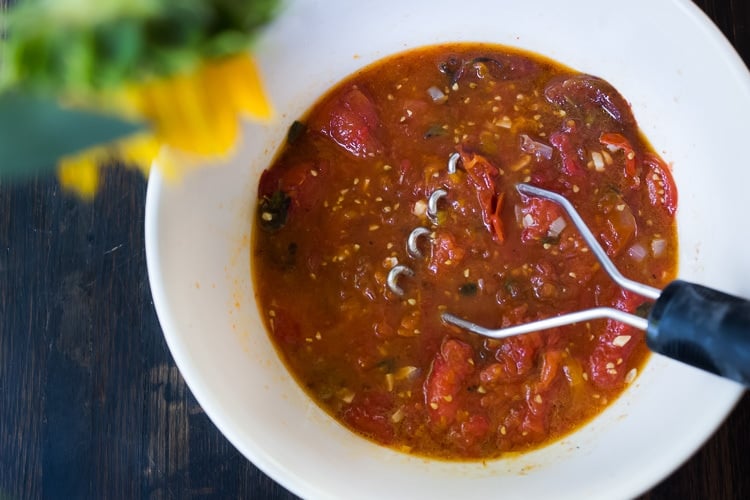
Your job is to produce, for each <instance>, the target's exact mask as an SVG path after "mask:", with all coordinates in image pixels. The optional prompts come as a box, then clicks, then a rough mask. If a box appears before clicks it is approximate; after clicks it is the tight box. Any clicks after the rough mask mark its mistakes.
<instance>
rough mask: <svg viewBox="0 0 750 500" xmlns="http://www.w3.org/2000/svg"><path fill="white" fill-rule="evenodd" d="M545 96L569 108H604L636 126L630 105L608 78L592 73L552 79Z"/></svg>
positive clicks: (622, 120)
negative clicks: (592, 74) (603, 78)
mask: <svg viewBox="0 0 750 500" xmlns="http://www.w3.org/2000/svg"><path fill="white" fill-rule="evenodd" d="M544 97H545V98H546V99H547V101H549V102H550V103H553V104H556V105H558V106H560V107H562V108H563V109H565V110H568V111H579V110H580V111H582V112H584V113H585V112H587V111H590V110H603V111H605V112H606V113H607V115H608V116H609V117H611V118H612V119H613V120H614V121H615V122H617V123H619V124H622V125H625V126H627V127H634V126H635V117H634V116H633V111H632V110H631V109H630V105H629V104H628V102H627V101H626V100H625V98H624V97H622V95H620V93H619V92H618V91H617V90H616V89H615V88H614V87H613V86H612V85H611V84H609V83H608V82H607V81H606V80H602V79H601V78H598V77H595V76H591V75H574V76H568V77H562V78H555V79H553V80H552V81H551V82H550V83H549V84H548V85H547V88H545V90H544Z"/></svg>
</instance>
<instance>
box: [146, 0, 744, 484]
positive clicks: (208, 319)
mask: <svg viewBox="0 0 750 500" xmlns="http://www.w3.org/2000/svg"><path fill="white" fill-rule="evenodd" d="M286 5H287V6H286V9H285V11H284V13H283V14H282V15H281V17H280V18H279V20H278V21H277V22H276V23H275V24H274V25H273V26H272V27H271V28H270V29H269V31H268V32H267V33H266V35H265V36H264V37H263V38H262V39H261V40H260V43H259V45H258V47H257V49H256V51H257V55H258V56H259V58H260V63H261V65H262V68H263V71H264V75H265V80H266V83H267V86H268V89H269V90H270V94H271V98H272V100H273V102H274V103H275V105H276V107H277V110H278V116H277V119H276V121H275V122H274V123H273V124H271V126H267V127H261V126H257V125H248V126H246V127H245V129H244V132H245V141H244V143H243V145H242V146H241V149H240V150H239V151H238V152H237V154H236V155H235V156H234V157H232V158H231V159H230V160H228V161H227V162H226V163H224V164H222V165H217V166H216V167H214V168H208V169H204V170H200V171H197V172H194V173H191V174H190V175H188V176H187V177H186V178H185V179H184V180H183V181H182V182H180V183H176V184H172V185H167V184H165V183H164V182H163V180H162V178H161V177H160V176H159V175H158V173H156V174H154V175H152V177H151V180H150V183H149V191H148V198H147V207H146V250H147V258H148V269H149V277H150V280H151V287H152V292H153V298H154V304H155V306H156V309H157V312H158V315H159V319H160V321H161V325H162V328H163V330H164V335H165V337H166V339H167V342H168V344H169V347H170V349H171V351H172V354H173V356H174V358H175V360H176V362H177V364H178V366H179V368H180V370H181V372H182V374H183V376H184V377H185V380H186V381H187V383H188V385H189V386H190V389H191V390H192V391H193V393H194V394H195V396H196V398H197V399H198V401H199V402H200V404H201V405H202V407H203V408H204V409H205V411H206V413H207V414H208V415H209V417H210V418H211V419H212V420H213V422H214V423H215V424H216V425H217V426H218V427H219V429H220V430H221V431H222V432H223V433H224V434H225V435H226V436H227V438H228V439H229V440H230V441H231V442H232V443H233V444H234V445H235V446H236V447H237V448H238V449H239V450H240V452H242V453H243V454H244V455H245V456H246V457H247V458H248V459H250V460H251V461H252V462H254V463H255V464H256V465H257V466H258V467H260V468H261V469H262V470H263V471H265V472H266V473H267V474H269V475H270V476H271V477H273V478H274V479H275V480H277V481H278V482H280V483H281V484H283V485H284V486H285V487H287V488H288V489H290V490H291V491H293V492H295V493H297V494H298V495H301V496H304V497H315V498H366V497H372V498H386V497H387V498H394V497H403V498H483V499H486V498H495V497H498V496H502V497H503V498H509V499H512V498H523V499H534V498H545V499H547V498H557V499H563V498H571V499H580V498H627V497H632V496H635V495H637V494H638V493H640V492H642V491H644V490H645V489H647V488H649V487H650V486H652V485H654V484H655V483H657V482H658V481H659V480H660V479H662V478H663V477H665V476H666V475H668V474H669V473H670V472H671V471H673V470H674V469H675V468H676V467H678V466H679V465H680V464H681V463H682V462H683V461H684V460H686V459H687V458H688V457H689V456H690V455H691V454H692V453H693V452H694V451H695V450H697V449H698V448H699V447H700V446H701V444H702V443H703V442H704V441H705V440H706V439H707V438H708V437H709V436H710V435H711V434H712V433H713V432H714V430H715V429H716V428H717V427H718V426H719V425H720V423H721V422H722V421H723V419H724V418H725V416H726V415H727V414H728V412H729V411H730V410H731V408H732V407H733V405H734V404H735V402H736V401H737V399H738V398H739V396H740V394H741V391H742V390H741V388H740V387H739V386H738V385H736V384H734V383H731V382H727V381H725V380H722V379H719V378H717V377H714V376H712V375H708V374H705V373H702V372H699V371H697V370H695V369H692V368H688V367H686V366H683V365H680V364H678V363H676V362H672V361H670V360H667V359H665V358H662V357H657V356H654V357H652V359H651V361H650V362H649V363H648V365H647V368H646V370H645V371H644V373H643V374H642V375H641V376H640V377H639V378H638V379H637V382H636V383H635V384H634V386H633V387H632V388H631V389H630V390H629V391H627V393H626V394H625V396H623V397H622V398H620V399H619V400H618V401H617V402H616V403H615V404H614V405H612V406H611V407H609V408H608V409H607V410H606V411H605V412H604V414H602V415H601V416H600V417H599V418H597V419H595V420H594V421H593V422H592V423H591V424H590V425H587V426H585V427H584V428H583V429H581V430H580V431H579V432H577V433H575V434H573V435H571V436H569V437H568V438H566V439H564V440H562V441H560V442H558V443H555V444H552V445H550V446H548V447H546V448H544V449H541V450H539V451H536V452H533V453H529V454H527V455H524V456H522V457H521V458H515V459H506V460H497V461H491V462H488V463H485V464H481V463H446V462H439V461H431V460H425V459H422V458H415V457H409V456H407V455H403V454H400V453H396V452H393V451H391V450H388V449H386V448H382V447H378V446H376V445H374V444H372V443H370V442H369V441H366V440H364V439H362V438H359V437H357V436H356V435H354V434H352V433H351V432H349V431H348V430H346V429H345V428H343V427H341V426H340V425H338V424H337V423H336V422H334V421H333V420H332V419H331V418H330V417H328V416H327V415H326V414H325V413H324V412H322V411H321V410H320V409H319V408H318V407H317V406H316V405H314V404H313V403H311V401H310V400H309V399H308V397H307V396H306V395H305V394H304V393H303V392H302V391H301V390H300V389H299V388H298V387H297V385H296V383H295V382H294V381H293V380H292V378H291V377H290V376H289V374H288V373H287V371H286V368H285V367H284V365H283V364H282V363H281V362H280V361H279V359H278V357H277V355H276V352H275V351H274V349H273V347H272V346H271V344H270V342H269V340H268V338H267V336H266V333H265V331H264V329H263V327H262V324H261V322H260V319H259V316H258V312H257V309H256V305H255V302H254V297H253V288H252V282H251V279H250V276H251V272H250V261H249V260H250V259H249V249H250V245H249V243H250V234H251V222H252V213H253V207H254V204H255V190H256V184H257V181H258V177H259V175H260V172H261V171H262V170H263V169H264V168H265V167H266V166H267V165H268V163H269V162H270V160H271V159H272V156H273V154H274V151H275V150H276V148H277V146H278V145H279V144H280V142H281V141H282V140H283V138H284V137H285V134H286V130H287V128H288V126H289V124H290V123H291V121H292V120H293V119H294V118H296V117H298V116H299V115H300V114H302V113H303V112H304V111H305V109H307V108H308V107H309V106H310V105H311V104H312V103H313V102H314V101H315V100H316V98H317V97H318V96H319V95H320V94H322V93H323V92H324V91H325V90H326V89H328V88H329V87H330V86H331V85H333V84H334V83H336V82H337V81H339V80H340V79H341V78H343V77H345V76H346V75H348V74H349V73H351V72H353V71H355V70H356V69H358V68H359V67H361V66H363V65H365V64H367V63H369V62H371V61H374V60H376V59H378V58H380V57H382V56H385V55H388V54H391V53H393V52H398V51H401V50H404V49H408V48H411V47H416V46H420V45H425V44H430V43H436V42H441V41H458V40H471V41H490V42H497V43H503V44H507V45H512V46H517V47H522V48H525V49H530V50H533V51H536V52H538V53H541V54H544V55H546V56H549V57H551V58H553V59H556V60H558V61H560V62H563V63H565V64H567V65H569V66H572V67H574V68H576V69H578V70H580V71H584V72H589V73H592V74H596V75H598V76H601V77H604V78H605V79H607V80H609V81H610V82H611V83H612V84H614V85H615V87H617V88H618V89H619V90H620V91H621V92H622V94H623V95H624V96H625V97H626V98H627V99H629V100H630V102H631V103H632V107H633V110H634V112H635V116H636V118H637V119H638V121H639V123H640V126H641V128H642V129H643V130H644V131H645V132H646V134H647V136H648V137H649V138H650V140H651V142H652V143H653V144H654V146H655V147H656V148H657V150H659V151H660V152H661V153H662V156H663V157H664V158H665V159H667V160H668V161H669V162H670V163H672V164H673V166H674V175H675V178H676V182H677V184H678V188H679V191H680V209H679V219H678V224H679V233H680V242H681V251H680V267H681V270H680V275H681V277H682V278H685V279H688V280H693V281H696V282H699V283H704V284H707V285H709V286H712V287H715V288H719V289H723V290H726V291H729V292H733V293H737V294H740V295H744V296H747V297H750V280H748V279H747V277H748V276H750V259H747V258H745V256H744V255H743V253H744V251H745V248H747V240H748V231H747V226H748V223H747V221H746V219H744V217H746V216H745V215H744V213H745V212H746V208H745V204H744V203H743V202H744V201H745V198H746V197H747V194H746V189H747V188H746V186H749V185H750V168H748V165H746V160H744V159H743V158H744V154H743V151H744V149H745V146H746V145H747V138H746V132H747V127H746V125H745V123H744V121H745V117H747V116H749V115H750V76H749V75H748V72H747V70H746V68H745V67H744V65H743V64H742V62H741V61H740V59H739V58H738V57H737V55H736V54H735V53H734V51H733V50H732V49H731V47H730V45H729V44H728V43H727V42H726V40H725V39H724V38H723V37H722V36H721V35H720V33H719V32H718V30H717V29H716V28H715V27H714V26H713V25H711V24H710V22H709V21H708V20H707V18H705V17H704V16H703V14H702V13H701V12H700V11H699V10H698V9H697V8H696V7H695V6H694V5H693V4H691V3H690V2H689V1H687V0H629V1H628V2H622V1H605V0H576V1H569V2H561V1H559V0H534V1H531V0H529V1H525V2H520V1H517V0H474V1H469V0H467V1H464V2H455V1H444V0H413V1H408V2H407V1H403V0H402V1H391V0H378V1H373V2H369V1H367V2H350V1H347V0H326V1H323V0H318V1H315V0H307V1H302V0H299V1H295V0H289V1H288V2H287V3H286Z"/></svg>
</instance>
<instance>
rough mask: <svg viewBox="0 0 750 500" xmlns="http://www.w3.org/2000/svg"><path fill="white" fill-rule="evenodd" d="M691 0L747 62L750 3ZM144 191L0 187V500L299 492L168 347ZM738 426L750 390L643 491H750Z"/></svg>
mask: <svg viewBox="0 0 750 500" xmlns="http://www.w3.org/2000/svg"><path fill="white" fill-rule="evenodd" d="M2 3H4V2H2V1H0V5H1V4H2ZM696 3H697V4H698V5H699V6H700V7H701V8H702V9H703V10H704V11H705V12H706V13H707V14H708V15H709V16H710V17H711V18H712V19H713V20H714V22H715V23H716V24H717V25H718V26H719V28H720V29H721V30H722V31H723V32H724V34H725V35H726V36H727V37H728V38H729V40H730V41H731V42H732V43H733V44H734V46H735V47H736V48H737V50H738V51H739V53H740V54H741V55H742V57H743V58H744V60H745V61H746V63H747V62H748V61H750V26H749V25H750V2H747V0H700V1H697V2H696ZM665 36H669V35H668V33H665ZM745 118H746V117H738V118H737V119H738V126H746V125H744V119H745ZM738 158H740V159H741V158H742V155H740V156H738ZM748 168H750V166H749V167H748ZM145 190H146V185H145V181H144V180H143V179H142V178H141V177H140V176H139V175H138V174H136V173H134V172H130V171H126V170H124V169H121V168H118V167H112V168H111V169H109V170H108V171H107V174H106V178H105V182H104V186H103V189H102V191H101V193H100V194H99V196H98V197H97V198H96V199H95V200H94V201H93V202H91V203H82V202H79V201H78V200H76V199H75V198H74V197H72V196H71V195H69V194H65V193H62V192H61V191H60V189H59V187H58V185H57V184H56V182H55V181H54V180H53V179H37V180H32V181H29V182H24V183H16V184H8V183H6V182H1V183H0V500H4V499H6V498H7V499H27V498H29V499H36V498H61V499H77V498H84V499H88V498H93V499H120V498H123V499H132V498H153V499H162V498H216V499H223V498H273V499H283V498H295V497H294V496H293V495H291V494H290V493H289V492H287V491H286V490H284V489H283V488H282V487H281V486H279V485H278V484H276V483H275V482H274V481H272V480H271V479H269V478H268V477H267V476H265V475H264V474H263V473H262V472H261V471H259V470H258V469H257V468H256V467H254V466H253V465H252V464H251V463H250V462H248V461H247V460H245V459H244V458H243V457H242V456H241V455H240V454H239V453H238V452H237V451H236V450H235V449H234V448H233V447H232V446H231V445H230V444H229V443H228V442H227V441H226V439H224V437H223V436H222V435H221V434H220V433H219V432H218V430H217V429H216V428H215V427H214V426H213V424H212V423H211V422H210V421H209V420H208V418H207V417H206V415H205V414H204V413H203V411H202V409H201V408H200V406H199V405H198V404H197V403H196V401H195V399H194V398H193V396H192V395H191V394H190V391H189V390H188V388H187V387H186V386H185V383H184V381H183V379H182V377H181V376H180V373H179V371H178V370H177V368H176V366H175V364H174V362H173V360H172V358H171V356H170V354H169V352H168V350H167V346H166V344H165V342H164V339H163V336H162V333H161V330H160V327H159V323H158V320H157V318H156V314H155V312H154V308H153V304H152V302H151V295H150V291H149V286H148V279H147V275H146V260H145V252H144V237H143V232H144V231H143V229H144V228H143V211H144V202H145ZM654 418H658V416H657V415H655V416H654ZM685 418H690V415H685ZM747 423H750V397H748V396H745V397H744V398H743V399H742V401H741V402H740V404H739V405H738V406H737V408H736V409H735V411H734V412H733V413H732V414H731V416H730V417H729V419H728V420H727V421H726V423H725V424H724V425H723V426H722V427H721V429H720V430H719V431H718V432H717V433H716V434H715V435H714V436H713V437H712V438H711V439H710V440H709V441H708V442H707V443H706V445H705V446H704V447H703V448H702V449H701V450H700V451H699V452H698V453H697V454H696V455H695V456H694V457H692V458H691V459H690V460H689V461H688V462H687V463H686V464H685V465H683V466H682V467H681V468H680V469H679V470H677V471H676V472H675V473H674V474H673V475H672V476H670V477H669V478H667V479H666V480H664V481H663V482H662V483H661V484H659V485H657V486H656V487H655V488H654V489H653V490H652V491H650V492H648V493H647V494H645V495H644V496H643V497H642V498H643V499H647V500H657V499H681V500H683V499H707V498H711V499H714V498H716V499H747V498H750V458H749V456H750V453H749V452H750V432H748V429H747V428H746V427H745V425H746V424H747ZM648 456H649V450H643V457H644V460H643V466H644V467H648V466H649V464H648Z"/></svg>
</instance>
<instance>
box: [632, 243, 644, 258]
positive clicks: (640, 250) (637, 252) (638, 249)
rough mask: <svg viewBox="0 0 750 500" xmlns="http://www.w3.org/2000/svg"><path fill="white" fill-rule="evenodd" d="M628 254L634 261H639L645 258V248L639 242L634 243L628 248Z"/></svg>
mask: <svg viewBox="0 0 750 500" xmlns="http://www.w3.org/2000/svg"><path fill="white" fill-rule="evenodd" d="M628 255H630V257H632V258H633V259H634V260H635V261H636V262H641V261H642V260H643V259H645V258H646V249H645V248H644V247H643V245H641V244H640V243H636V244H635V245H633V246H632V247H630V248H628Z"/></svg>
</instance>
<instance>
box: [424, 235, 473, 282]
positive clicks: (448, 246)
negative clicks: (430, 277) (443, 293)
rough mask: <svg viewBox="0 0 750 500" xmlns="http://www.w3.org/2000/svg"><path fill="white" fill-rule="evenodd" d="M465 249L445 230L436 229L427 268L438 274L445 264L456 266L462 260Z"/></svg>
mask: <svg viewBox="0 0 750 500" xmlns="http://www.w3.org/2000/svg"><path fill="white" fill-rule="evenodd" d="M465 254H466V250H464V249H463V248H462V247H461V245H459V244H458V242H456V238H454V237H453V235H452V234H451V233H448V232H446V231H437V232H436V234H435V238H434V239H433V241H432V254H431V256H430V263H429V265H428V266H427V268H428V269H429V270H430V272H432V273H433V274H438V273H439V272H440V270H441V269H443V268H444V267H446V266H456V265H458V264H459V263H460V262H461V260H463V258H464V255H465Z"/></svg>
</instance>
